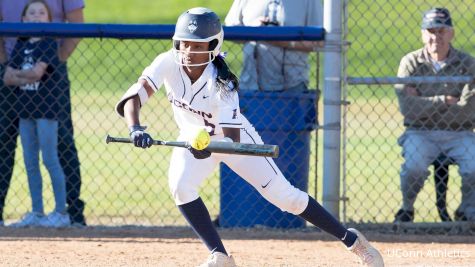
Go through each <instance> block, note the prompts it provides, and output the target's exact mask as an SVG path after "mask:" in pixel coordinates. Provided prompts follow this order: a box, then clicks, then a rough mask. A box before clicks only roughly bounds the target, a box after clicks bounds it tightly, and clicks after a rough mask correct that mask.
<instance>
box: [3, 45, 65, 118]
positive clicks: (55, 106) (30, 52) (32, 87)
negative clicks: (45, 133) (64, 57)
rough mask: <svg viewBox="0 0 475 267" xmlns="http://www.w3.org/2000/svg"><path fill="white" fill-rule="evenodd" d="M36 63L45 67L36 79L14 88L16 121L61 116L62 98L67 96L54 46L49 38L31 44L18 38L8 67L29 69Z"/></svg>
mask: <svg viewBox="0 0 475 267" xmlns="http://www.w3.org/2000/svg"><path fill="white" fill-rule="evenodd" d="M37 62H44V63H46V64H47V65H48V67H47V68H46V72H45V74H44V75H43V76H42V77H41V79H40V80H38V81H37V82H34V83H31V84H26V85H22V86H19V87H18V89H17V92H18V97H19V102H18V108H19V115H20V118H23V119H40V118H45V119H55V120H58V119H59V118H60V117H62V116H64V108H65V107H64V104H65V103H64V102H65V101H64V98H65V94H67V93H68V92H67V87H65V86H64V84H63V83H64V79H63V77H61V76H62V73H63V75H64V72H63V71H61V70H60V69H61V68H60V67H59V66H60V62H59V58H58V44H57V42H56V40H54V39H50V38H45V39H41V40H39V41H36V42H34V43H32V42H30V41H29V40H28V39H24V38H19V39H18V41H17V43H16V45H15V47H14V49H13V51H12V54H11V59H10V62H9V66H11V67H12V68H15V69H30V68H33V66H34V65H35V64H36V63H37Z"/></svg>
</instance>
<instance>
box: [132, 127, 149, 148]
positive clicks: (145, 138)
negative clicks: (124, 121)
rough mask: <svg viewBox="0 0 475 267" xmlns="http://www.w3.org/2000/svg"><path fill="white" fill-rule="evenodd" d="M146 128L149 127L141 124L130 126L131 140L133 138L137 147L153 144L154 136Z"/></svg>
mask: <svg viewBox="0 0 475 267" xmlns="http://www.w3.org/2000/svg"><path fill="white" fill-rule="evenodd" d="M146 128H147V127H145V126H140V125H134V126H131V127H129V131H130V134H129V135H130V140H132V142H133V143H134V145H135V146H136V147H141V148H147V147H151V146H152V145H153V139H152V137H151V136H150V135H149V134H148V133H146V132H145V129H146Z"/></svg>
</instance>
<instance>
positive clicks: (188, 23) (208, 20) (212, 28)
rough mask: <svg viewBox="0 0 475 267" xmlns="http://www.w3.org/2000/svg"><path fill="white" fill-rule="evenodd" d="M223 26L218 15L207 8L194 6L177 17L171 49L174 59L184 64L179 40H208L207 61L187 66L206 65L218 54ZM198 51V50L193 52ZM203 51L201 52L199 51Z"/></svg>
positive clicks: (222, 35) (221, 41)
mask: <svg viewBox="0 0 475 267" xmlns="http://www.w3.org/2000/svg"><path fill="white" fill-rule="evenodd" d="M223 37H224V33H223V27H222V26H221V22H220V21H219V17H218V15H216V13H214V12H213V11H211V10H210V9H208V8H204V7H195V8H192V9H190V10H187V11H186V12H184V13H183V14H181V15H180V17H178V21H177V23H176V26H175V34H174V35H173V38H172V39H173V51H174V53H175V61H176V62H177V63H178V64H180V65H184V63H182V61H181V59H180V41H192V42H209V50H210V51H209V52H205V53H208V54H209V61H207V62H205V63H199V64H192V65H190V64H187V65H188V66H200V65H206V64H208V63H210V62H211V61H213V59H214V58H215V57H216V56H218V54H219V52H220V50H221V45H222V44H223ZM195 53H199V52H195ZM201 53H203V52H201Z"/></svg>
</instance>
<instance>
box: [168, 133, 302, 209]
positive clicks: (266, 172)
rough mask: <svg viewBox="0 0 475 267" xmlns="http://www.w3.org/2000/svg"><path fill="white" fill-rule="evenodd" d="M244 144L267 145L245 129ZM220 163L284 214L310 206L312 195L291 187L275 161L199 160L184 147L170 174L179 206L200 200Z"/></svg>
mask: <svg viewBox="0 0 475 267" xmlns="http://www.w3.org/2000/svg"><path fill="white" fill-rule="evenodd" d="M241 142H242V143H256V144H262V143H263V142H262V140H261V138H260V136H259V135H258V134H257V132H255V131H254V130H244V129H243V130H241ZM220 162H224V163H225V164H226V165H228V166H229V167H230V168H231V169H232V170H233V171H234V172H236V173H237V174H238V175H239V176H240V177H242V178H243V179H244V180H246V181H247V182H248V183H249V184H251V185H252V186H253V187H254V188H255V189H256V190H257V191H258V192H259V193H260V194H261V195H262V196H263V197H264V198H265V199H267V200H268V201H269V202H271V203H272V204H274V205H275V206H277V207H278V208H280V209H281V210H282V211H286V212H289V213H292V214H295V215H298V214H301V213H302V212H303V211H304V210H305V208H306V207H307V204H308V194H307V193H305V192H303V191H301V190H300V189H298V188H296V187H294V186H293V185H291V184H290V183H289V181H288V180H287V179H286V178H285V177H284V175H283V174H282V172H281V171H280V170H279V168H278V167H277V165H275V163H274V160H273V159H272V158H265V157H255V156H243V155H230V154H218V153H213V154H211V156H210V157H209V158H207V159H202V160H199V159H195V158H194V157H193V155H192V154H191V153H190V152H189V151H188V150H187V149H184V148H174V149H173V153H172V157H171V161H170V168H169V171H168V183H169V186H170V192H171V193H172V195H173V198H174V199H175V203H176V205H183V204H186V203H189V202H191V201H194V200H196V199H198V198H199V192H198V190H199V187H200V185H201V183H202V182H203V181H204V180H205V179H206V178H207V177H208V176H210V175H211V173H212V172H213V171H214V169H215V168H216V166H217V165H218V164H219V163H220ZM236 197H239V196H236Z"/></svg>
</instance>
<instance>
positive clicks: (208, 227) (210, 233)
mask: <svg viewBox="0 0 475 267" xmlns="http://www.w3.org/2000/svg"><path fill="white" fill-rule="evenodd" d="M178 209H179V210H180V211H181V213H182V214H183V216H184V217H185V219H186V220H187V221H188V223H189V224H190V225H191V228H193V231H195V233H196V234H197V235H198V237H199V238H200V239H201V241H203V243H205V245H206V246H207V247H208V249H209V250H210V251H213V252H214V251H217V252H221V253H224V254H226V255H227V254H228V253H226V250H225V249H224V245H223V242H222V241H221V238H220V237H219V234H218V231H216V228H215V227H214V225H213V222H211V216H210V215H209V212H208V209H206V206H205V204H204V203H203V200H201V198H198V199H197V200H194V201H192V202H190V203H186V204H183V205H178Z"/></svg>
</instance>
